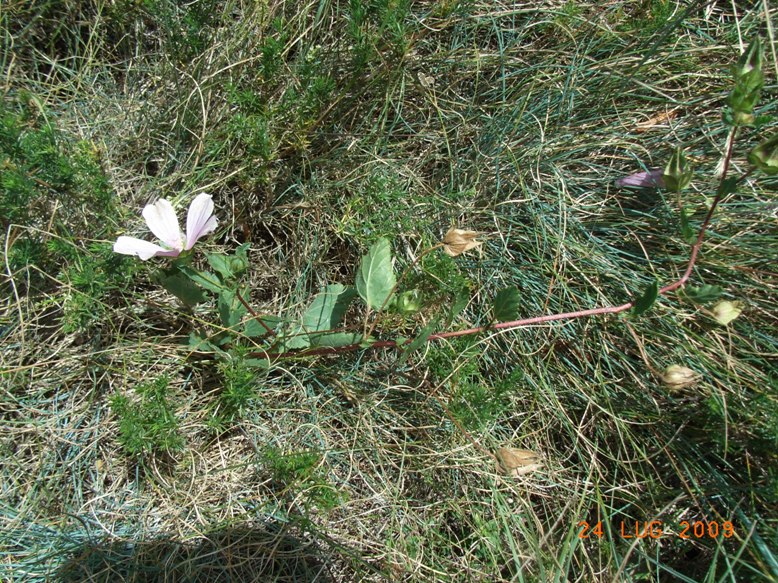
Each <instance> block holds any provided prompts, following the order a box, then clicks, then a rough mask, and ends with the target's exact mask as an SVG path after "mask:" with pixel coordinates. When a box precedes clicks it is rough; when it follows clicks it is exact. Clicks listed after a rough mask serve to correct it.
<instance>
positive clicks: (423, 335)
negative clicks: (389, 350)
mask: <svg viewBox="0 0 778 583" xmlns="http://www.w3.org/2000/svg"><path fill="white" fill-rule="evenodd" d="M439 323H440V317H437V318H433V319H432V320H431V321H430V323H429V324H427V325H426V326H424V328H422V329H421V332H420V333H419V335H418V336H417V337H416V338H414V339H413V340H411V341H410V342H409V343H408V344H406V345H405V347H404V348H403V353H402V355H401V356H400V364H404V363H405V361H406V360H408V357H409V356H410V355H411V354H413V353H414V352H416V351H417V350H418V349H419V348H421V347H422V346H424V345H425V344H426V343H427V340H429V337H430V336H432V334H434V332H435V330H436V329H437V327H438V324H439ZM397 345H398V346H400V343H399V342H398V344H397Z"/></svg>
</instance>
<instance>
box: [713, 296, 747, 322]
mask: <svg viewBox="0 0 778 583" xmlns="http://www.w3.org/2000/svg"><path fill="white" fill-rule="evenodd" d="M742 306H743V304H741V303H740V302H730V301H727V300H722V301H720V302H719V303H718V304H716V305H715V306H713V317H714V318H715V320H716V321H717V322H718V323H719V324H721V325H722V326H726V325H727V324H729V323H730V322H731V321H732V320H734V319H735V318H737V317H738V316H739V315H740V314H741V312H742V311H743V307H742Z"/></svg>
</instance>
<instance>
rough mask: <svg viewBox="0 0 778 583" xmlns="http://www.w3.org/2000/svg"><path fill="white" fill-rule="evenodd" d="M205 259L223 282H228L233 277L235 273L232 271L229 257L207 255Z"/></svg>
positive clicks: (219, 254) (214, 254)
mask: <svg viewBox="0 0 778 583" xmlns="http://www.w3.org/2000/svg"><path fill="white" fill-rule="evenodd" d="M205 259H206V260H207V261H208V265H210V266H211V267H212V268H213V269H215V270H216V272H217V273H218V274H219V275H221V277H222V279H223V280H225V281H226V280H229V279H232V278H233V277H235V271H233V269H232V264H231V261H230V259H231V257H228V256H227V255H223V254H221V253H207V254H206V255H205Z"/></svg>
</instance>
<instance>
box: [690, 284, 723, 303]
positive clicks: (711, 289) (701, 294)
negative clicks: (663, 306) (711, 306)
mask: <svg viewBox="0 0 778 583" xmlns="http://www.w3.org/2000/svg"><path fill="white" fill-rule="evenodd" d="M722 293H724V290H723V289H722V288H721V287H719V286H717V285H708V284H705V285H701V286H700V287H692V286H689V287H686V288H684V290H683V296H684V297H685V298H687V299H689V300H690V301H692V302H694V303H695V304H707V303H708V302H713V301H716V300H717V299H719V298H720V297H721V294H722Z"/></svg>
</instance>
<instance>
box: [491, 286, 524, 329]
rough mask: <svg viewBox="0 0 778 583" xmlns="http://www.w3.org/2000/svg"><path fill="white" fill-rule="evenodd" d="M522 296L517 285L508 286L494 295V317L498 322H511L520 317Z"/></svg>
mask: <svg viewBox="0 0 778 583" xmlns="http://www.w3.org/2000/svg"><path fill="white" fill-rule="evenodd" d="M520 303H521V296H520V295H519V290H518V288H517V287H515V286H512V287H506V288H505V289H502V290H500V291H498V292H497V295H496V296H495V297H494V319H495V321H497V322H510V321H511V320H515V319H516V318H518V317H519V304H520Z"/></svg>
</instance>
